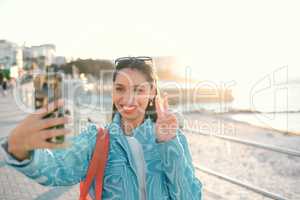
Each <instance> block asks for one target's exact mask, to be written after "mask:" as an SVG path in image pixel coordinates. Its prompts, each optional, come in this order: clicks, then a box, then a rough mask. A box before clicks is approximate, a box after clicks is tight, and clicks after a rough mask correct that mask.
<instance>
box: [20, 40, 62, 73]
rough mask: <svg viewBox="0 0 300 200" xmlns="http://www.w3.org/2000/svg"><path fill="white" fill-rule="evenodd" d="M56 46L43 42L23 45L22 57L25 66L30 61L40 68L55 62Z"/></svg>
mask: <svg viewBox="0 0 300 200" xmlns="http://www.w3.org/2000/svg"><path fill="white" fill-rule="evenodd" d="M55 51H56V47H55V45H53V44H43V45H38V46H31V47H24V48H23V59H24V61H25V62H26V68H28V67H30V66H31V65H32V63H35V64H37V65H38V66H39V67H40V68H44V67H45V66H48V65H51V64H54V63H55Z"/></svg>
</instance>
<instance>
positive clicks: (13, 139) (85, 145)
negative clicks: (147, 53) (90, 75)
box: [0, 57, 202, 200]
mask: <svg viewBox="0 0 300 200" xmlns="http://www.w3.org/2000/svg"><path fill="white" fill-rule="evenodd" d="M115 64H116V68H115V71H114V73H113V89H112V102H113V108H112V110H113V113H112V121H111V122H110V123H109V124H107V126H106V128H107V129H108V131H109V135H110V143H109V155H108V160H107V164H106V168H105V174H104V179H103V188H101V189H102V199H107V200H108V199H125V200H146V199H147V200H162V199H173V200H200V199H202V184H201V182H200V181H199V180H198V178H197V177H196V175H195V169H194V166H193V162H192V158H191V153H190V150H189V145H188V142H187V139H186V137H185V135H184V134H183V132H182V130H181V129H179V128H178V126H179V124H178V121H177V118H176V115H175V114H174V113H172V112H170V111H169V109H168V108H169V104H168V98H167V95H165V96H164V97H163V98H161V97H160V95H159V94H160V93H159V89H158V87H157V76H156V73H155V70H154V68H153V66H152V59H151V58H150V57H125V58H119V59H117V60H116V62H115ZM62 105H63V103H62V102H59V104H58V105H56V106H54V105H52V106H50V108H51V110H48V111H47V109H46V108H44V109H42V110H38V111H36V112H35V113H34V114H31V115H29V116H28V117H27V118H25V119H24V120H23V121H22V122H20V123H19V124H18V125H17V127H16V128H15V129H14V130H13V131H12V132H11V133H10V135H9V137H8V139H7V140H6V141H5V142H4V143H3V144H2V145H1V146H2V149H3V150H4V151H3V152H4V155H5V158H6V162H7V163H8V164H9V165H10V166H12V167H14V168H15V169H17V170H18V171H20V172H22V173H23V174H25V175H26V176H28V177H29V178H31V179H34V180H35V181H36V182H38V183H40V184H42V185H49V186H68V185H74V184H77V183H79V182H80V181H82V180H85V179H86V174H87V169H88V166H89V162H90V160H91V157H92V155H93V154H94V153H93V152H94V148H95V143H96V138H97V134H98V130H97V128H96V126H95V125H94V124H90V125H89V126H88V127H87V128H86V130H85V131H84V132H82V133H81V134H78V135H76V136H74V137H73V138H72V139H71V141H70V143H71V144H72V146H70V147H69V148H65V149H57V148H62V147H65V144H54V143H49V142H47V138H51V137H54V136H58V135H66V134H68V133H69V132H70V131H69V130H66V129H56V130H49V129H48V130H47V128H49V127H53V126H56V125H62V124H66V123H67V118H66V117H60V118H55V119H43V117H44V116H45V115H47V114H49V112H51V111H53V110H55V109H56V108H58V107H61V106H62ZM45 148H49V149H53V150H52V151H51V153H49V150H47V151H45V150H44V149H45ZM0 149H1V148H0ZM95 153H99V154H101V153H102V152H95ZM21 187H22V186H21ZM95 191H97V189H96V188H95V184H93V185H92V187H91V188H90V192H89V194H90V196H91V198H92V199H95V195H96V194H95Z"/></svg>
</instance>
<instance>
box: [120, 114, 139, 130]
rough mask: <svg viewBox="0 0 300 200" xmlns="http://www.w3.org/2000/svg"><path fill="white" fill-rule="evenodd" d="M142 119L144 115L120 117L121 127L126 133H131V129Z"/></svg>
mask: <svg viewBox="0 0 300 200" xmlns="http://www.w3.org/2000/svg"><path fill="white" fill-rule="evenodd" d="M143 121H144V116H143V117H140V118H138V119H133V120H128V119H123V118H122V119H121V124H122V128H123V130H124V133H125V134H126V135H132V130H133V129H135V128H136V127H138V126H139V125H140V124H141V123H142V122H143Z"/></svg>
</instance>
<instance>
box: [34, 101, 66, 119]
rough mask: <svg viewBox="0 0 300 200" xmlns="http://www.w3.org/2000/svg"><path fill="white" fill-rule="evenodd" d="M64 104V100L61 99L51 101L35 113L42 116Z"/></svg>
mask: <svg viewBox="0 0 300 200" xmlns="http://www.w3.org/2000/svg"><path fill="white" fill-rule="evenodd" d="M63 105H64V100H63V99H59V100H56V101H53V102H51V103H50V104H48V105H45V106H44V107H43V108H40V109H38V110H37V111H36V112H35V113H34V114H35V116H37V117H39V118H42V117H44V116H46V115H47V114H49V113H51V112H53V111H54V110H56V109H58V108H60V107H62V106H63Z"/></svg>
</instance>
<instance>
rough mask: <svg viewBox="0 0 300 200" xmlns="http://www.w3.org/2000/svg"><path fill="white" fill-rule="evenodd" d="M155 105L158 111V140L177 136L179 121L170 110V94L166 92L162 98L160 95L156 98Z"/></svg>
mask: <svg viewBox="0 0 300 200" xmlns="http://www.w3.org/2000/svg"><path fill="white" fill-rule="evenodd" d="M155 107H156V113H157V120H156V127H155V128H156V140H157V142H166V141H169V140H171V139H173V138H174V137H175V136H176V129H177V128H178V121H177V118H176V115H175V114H174V113H171V112H169V102H168V95H167V94H166V93H165V94H164V98H163V99H161V98H160V96H159V95H157V96H156V98H155Z"/></svg>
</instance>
